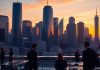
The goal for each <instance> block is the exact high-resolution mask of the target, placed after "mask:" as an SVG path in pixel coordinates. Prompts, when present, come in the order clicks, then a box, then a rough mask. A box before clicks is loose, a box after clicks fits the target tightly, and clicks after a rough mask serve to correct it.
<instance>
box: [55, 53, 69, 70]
mask: <svg viewBox="0 0 100 70" xmlns="http://www.w3.org/2000/svg"><path fill="white" fill-rule="evenodd" d="M66 68H67V62H66V60H64V58H63V54H62V53H59V54H58V58H57V60H56V62H55V69H56V70H66Z"/></svg>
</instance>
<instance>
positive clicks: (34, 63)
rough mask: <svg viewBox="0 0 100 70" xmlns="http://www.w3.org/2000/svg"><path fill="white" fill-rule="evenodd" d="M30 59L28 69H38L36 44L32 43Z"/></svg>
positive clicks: (28, 55)
mask: <svg viewBox="0 0 100 70" xmlns="http://www.w3.org/2000/svg"><path fill="white" fill-rule="evenodd" d="M27 59H28V70H32V69H33V70H37V68H38V63H37V52H36V44H33V45H32V50H30V51H29V52H28V54H27Z"/></svg>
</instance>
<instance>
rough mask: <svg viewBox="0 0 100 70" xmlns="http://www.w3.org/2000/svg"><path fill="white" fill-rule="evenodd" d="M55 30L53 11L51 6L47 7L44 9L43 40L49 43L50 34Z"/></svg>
mask: <svg viewBox="0 0 100 70" xmlns="http://www.w3.org/2000/svg"><path fill="white" fill-rule="evenodd" d="M53 30H54V29H53V9H52V7H51V6H49V5H46V6H44V8H43V31H42V40H43V41H47V39H48V37H49V34H50V32H51V31H52V32H54V31H53Z"/></svg>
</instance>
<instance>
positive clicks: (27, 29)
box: [22, 20, 32, 41]
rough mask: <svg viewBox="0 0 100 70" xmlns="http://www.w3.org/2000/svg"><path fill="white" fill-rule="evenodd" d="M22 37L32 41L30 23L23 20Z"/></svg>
mask: <svg viewBox="0 0 100 70" xmlns="http://www.w3.org/2000/svg"><path fill="white" fill-rule="evenodd" d="M22 36H23V37H24V38H27V39H28V41H32V22H31V21H29V20H24V21H23V25H22Z"/></svg>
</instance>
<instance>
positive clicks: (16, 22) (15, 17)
mask: <svg viewBox="0 0 100 70" xmlns="http://www.w3.org/2000/svg"><path fill="white" fill-rule="evenodd" d="M21 24H22V3H20V2H14V3H13V14H12V45H13V46H18V47H19V46H21Z"/></svg>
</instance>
